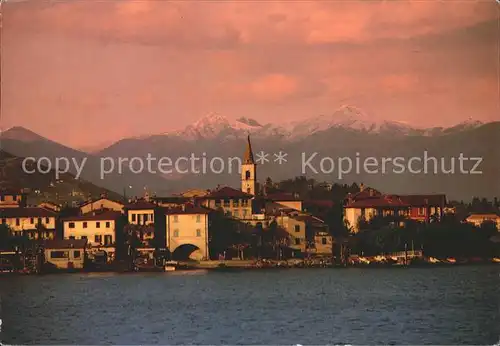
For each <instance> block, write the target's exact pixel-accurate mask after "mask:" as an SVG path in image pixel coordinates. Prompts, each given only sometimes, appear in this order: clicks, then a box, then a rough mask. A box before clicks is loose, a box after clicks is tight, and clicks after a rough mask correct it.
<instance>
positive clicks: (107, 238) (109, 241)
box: [104, 234, 113, 245]
mask: <svg viewBox="0 0 500 346" xmlns="http://www.w3.org/2000/svg"><path fill="white" fill-rule="evenodd" d="M112 243H113V237H112V236H111V235H109V234H107V235H105V236H104V245H111V244H112Z"/></svg>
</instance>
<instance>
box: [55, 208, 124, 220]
mask: <svg viewBox="0 0 500 346" xmlns="http://www.w3.org/2000/svg"><path fill="white" fill-rule="evenodd" d="M121 215H122V214H121V213H120V212H119V211H114V210H106V211H104V212H102V213H99V212H91V213H87V214H84V215H78V216H68V217H65V218H63V220H64V221H92V220H116V219H118V218H119V217H120V216H121Z"/></svg>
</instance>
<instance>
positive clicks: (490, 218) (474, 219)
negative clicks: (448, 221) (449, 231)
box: [465, 213, 500, 231]
mask: <svg viewBox="0 0 500 346" xmlns="http://www.w3.org/2000/svg"><path fill="white" fill-rule="evenodd" d="M465 221H466V222H468V223H471V224H473V225H474V226H477V227H480V226H481V225H482V224H483V222H492V223H493V224H495V225H496V227H497V230H499V231H500V216H498V214H496V213H473V214H470V215H469V216H468V217H467V218H466V219H465Z"/></svg>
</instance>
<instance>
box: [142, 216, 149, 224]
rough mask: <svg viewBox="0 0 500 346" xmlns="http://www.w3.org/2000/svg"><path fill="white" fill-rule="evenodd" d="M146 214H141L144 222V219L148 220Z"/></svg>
mask: <svg viewBox="0 0 500 346" xmlns="http://www.w3.org/2000/svg"><path fill="white" fill-rule="evenodd" d="M148 216H149V215H148V214H143V216H142V220H143V221H144V223H146V221H148Z"/></svg>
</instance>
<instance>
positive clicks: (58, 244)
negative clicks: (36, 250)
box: [43, 239, 87, 249]
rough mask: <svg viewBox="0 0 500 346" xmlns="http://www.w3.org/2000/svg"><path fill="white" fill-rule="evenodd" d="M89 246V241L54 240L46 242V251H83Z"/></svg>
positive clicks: (44, 245) (44, 244)
mask: <svg viewBox="0 0 500 346" xmlns="http://www.w3.org/2000/svg"><path fill="white" fill-rule="evenodd" d="M86 245H87V239H54V240H45V241H44V242H43V247H44V248H45V249H83V248H85V246H86Z"/></svg>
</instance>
